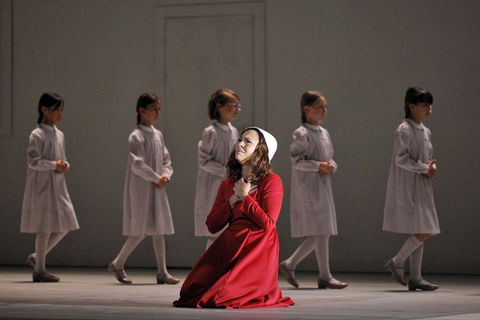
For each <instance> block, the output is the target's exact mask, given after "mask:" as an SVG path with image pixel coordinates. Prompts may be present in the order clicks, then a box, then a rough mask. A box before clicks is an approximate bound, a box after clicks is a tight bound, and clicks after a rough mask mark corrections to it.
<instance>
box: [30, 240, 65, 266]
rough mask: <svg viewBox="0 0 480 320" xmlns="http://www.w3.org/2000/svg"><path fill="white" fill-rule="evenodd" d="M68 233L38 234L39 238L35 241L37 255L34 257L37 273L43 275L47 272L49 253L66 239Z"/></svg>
mask: <svg viewBox="0 0 480 320" xmlns="http://www.w3.org/2000/svg"><path fill="white" fill-rule="evenodd" d="M67 233H68V231H67V232H56V233H42V232H39V233H37V238H36V239H35V253H34V254H33V257H34V258H35V260H36V262H35V272H36V273H39V274H42V273H44V272H47V269H46V267H45V260H46V257H47V253H49V252H50V251H51V250H52V249H53V248H54V247H55V246H56V245H57V244H58V243H59V242H60V240H62V239H63V237H65V235H66V234H67Z"/></svg>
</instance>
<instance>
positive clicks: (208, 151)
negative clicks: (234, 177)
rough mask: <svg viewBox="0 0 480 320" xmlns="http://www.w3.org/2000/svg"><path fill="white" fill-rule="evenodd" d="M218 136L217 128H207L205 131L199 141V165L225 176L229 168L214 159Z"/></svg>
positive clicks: (209, 171)
mask: <svg viewBox="0 0 480 320" xmlns="http://www.w3.org/2000/svg"><path fill="white" fill-rule="evenodd" d="M216 138H217V133H216V132H215V129H211V128H206V129H205V130H204V131H203V135H202V140H201V141H199V142H198V166H199V167H200V168H202V169H203V170H205V171H206V172H208V173H210V174H214V175H216V176H220V177H225V174H226V172H227V168H226V167H225V166H224V165H223V164H221V163H219V162H216V161H213V160H212V150H213V146H214V145H215V141H216Z"/></svg>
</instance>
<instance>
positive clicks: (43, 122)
mask: <svg viewBox="0 0 480 320" xmlns="http://www.w3.org/2000/svg"><path fill="white" fill-rule="evenodd" d="M42 124H44V125H47V126H50V127H53V125H54V123H53V121H51V120H48V119H43V121H42Z"/></svg>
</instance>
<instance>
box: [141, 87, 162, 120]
mask: <svg viewBox="0 0 480 320" xmlns="http://www.w3.org/2000/svg"><path fill="white" fill-rule="evenodd" d="M157 101H160V98H159V97H157V96H156V95H155V94H153V93H148V92H147V93H144V94H142V95H141V96H140V98H138V100H137V109H136V110H137V124H140V122H141V121H142V115H141V113H140V108H142V109H146V108H147V106H148V105H149V104H152V103H155V102H157Z"/></svg>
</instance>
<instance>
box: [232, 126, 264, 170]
mask: <svg viewBox="0 0 480 320" xmlns="http://www.w3.org/2000/svg"><path fill="white" fill-rule="evenodd" d="M259 140H260V137H259V135H258V132H257V131H255V130H247V131H245V132H244V133H243V134H242V136H241V137H240V139H238V142H237V144H236V145H235V159H237V161H238V162H240V164H244V163H245V162H246V161H248V160H250V158H251V157H252V155H253V153H254V152H255V149H256V148H257V145H258V142H259Z"/></svg>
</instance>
